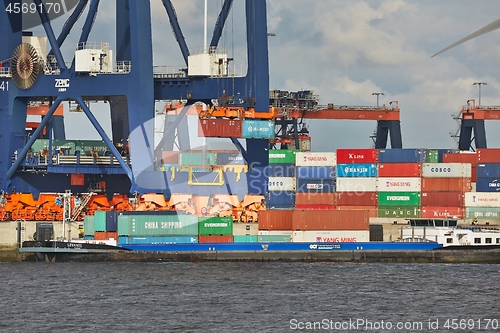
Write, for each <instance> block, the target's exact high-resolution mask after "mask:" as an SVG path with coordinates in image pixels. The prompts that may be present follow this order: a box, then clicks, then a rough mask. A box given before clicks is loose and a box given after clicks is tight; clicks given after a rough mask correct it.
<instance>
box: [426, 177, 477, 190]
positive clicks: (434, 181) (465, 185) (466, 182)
mask: <svg viewBox="0 0 500 333" xmlns="http://www.w3.org/2000/svg"><path fill="white" fill-rule="evenodd" d="M421 184H422V192H470V190H471V188H472V184H471V178H422V182H421Z"/></svg>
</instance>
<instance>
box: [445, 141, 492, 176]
mask: <svg viewBox="0 0 500 333" xmlns="http://www.w3.org/2000/svg"><path fill="white" fill-rule="evenodd" d="M478 151H479V149H478ZM477 160H478V154H476V153H464V154H443V163H470V164H471V165H472V179H471V181H472V182H475V181H476V165H477V163H478V161H477ZM496 163H500V162H496Z"/></svg>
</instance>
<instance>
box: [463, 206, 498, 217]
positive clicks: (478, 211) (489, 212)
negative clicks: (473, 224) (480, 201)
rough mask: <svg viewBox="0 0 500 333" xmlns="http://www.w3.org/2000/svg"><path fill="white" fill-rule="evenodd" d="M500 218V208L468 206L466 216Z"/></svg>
mask: <svg viewBox="0 0 500 333" xmlns="http://www.w3.org/2000/svg"><path fill="white" fill-rule="evenodd" d="M474 217H476V218H478V219H500V208H486V207H466V208H465V218H467V219H473V218H474Z"/></svg>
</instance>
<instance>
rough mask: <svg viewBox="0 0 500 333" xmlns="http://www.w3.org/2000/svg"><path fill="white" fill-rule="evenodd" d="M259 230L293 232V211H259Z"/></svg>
mask: <svg viewBox="0 0 500 333" xmlns="http://www.w3.org/2000/svg"><path fill="white" fill-rule="evenodd" d="M258 217H259V230H292V219H293V210H259V212H258Z"/></svg>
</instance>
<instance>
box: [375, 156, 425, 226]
mask: <svg viewBox="0 0 500 333" xmlns="http://www.w3.org/2000/svg"><path fill="white" fill-rule="evenodd" d="M378 160H379V166H378V171H379V179H378V180H379V184H378V190H379V193H378V206H379V210H378V216H379V217H387V218H418V217H420V206H421V201H420V187H421V179H420V175H421V166H422V163H423V162H425V161H426V160H427V150H425V149H380V150H379V155H378Z"/></svg>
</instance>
